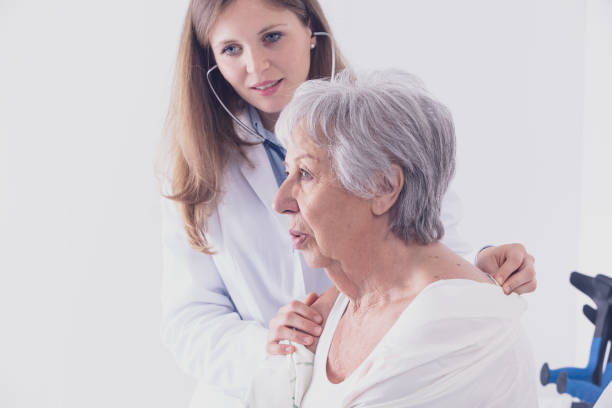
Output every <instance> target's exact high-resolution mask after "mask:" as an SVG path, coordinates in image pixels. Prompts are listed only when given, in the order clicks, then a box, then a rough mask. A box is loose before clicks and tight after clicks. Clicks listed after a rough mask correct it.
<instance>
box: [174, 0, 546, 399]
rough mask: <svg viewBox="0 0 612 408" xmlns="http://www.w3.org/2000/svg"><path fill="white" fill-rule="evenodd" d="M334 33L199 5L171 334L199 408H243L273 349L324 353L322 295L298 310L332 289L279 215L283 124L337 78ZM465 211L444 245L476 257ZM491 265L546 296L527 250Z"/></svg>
mask: <svg viewBox="0 0 612 408" xmlns="http://www.w3.org/2000/svg"><path fill="white" fill-rule="evenodd" d="M321 32H325V33H328V34H331V31H330V29H329V26H328V24H327V21H326V19H325V16H324V15H323V13H322V10H321V7H320V5H319V4H318V2H317V1H316V0H192V2H191V4H190V6H189V10H188V12H187V16H186V19H185V25H184V29H183V34H182V37H181V44H180V49H179V56H178V64H177V71H176V82H175V85H174V92H173V102H172V105H171V111H170V115H169V121H168V124H169V127H168V134H169V136H170V143H171V151H170V154H171V161H170V164H171V169H170V174H169V176H170V182H169V183H168V185H169V186H170V187H169V188H168V189H167V190H166V191H164V195H165V196H166V197H168V198H169V200H164V201H165V202H164V222H163V225H164V226H163V228H164V231H163V246H164V282H163V299H162V303H163V322H162V337H163V340H164V342H165V343H166V345H167V346H168V347H169V348H170V349H171V350H172V352H173V353H174V355H175V357H176V359H177V360H178V362H179V364H180V365H181V366H182V367H183V368H184V369H185V370H186V371H187V372H189V373H190V374H192V375H194V376H196V377H197V378H198V379H199V380H200V381H199V384H198V389H197V391H196V396H194V400H193V402H192V405H193V406H196V405H198V403H199V402H207V403H208V404H209V405H207V406H224V407H231V406H234V405H235V406H240V399H241V398H242V397H243V396H244V393H245V391H246V389H247V388H248V386H249V384H250V382H251V379H252V376H253V374H254V372H255V370H256V368H257V366H258V365H259V363H260V362H261V361H262V360H263V359H264V357H265V352H266V349H267V350H268V352H270V353H287V352H291V351H292V349H291V348H290V349H286V348H285V347H286V346H281V345H279V344H278V341H279V340H281V339H288V340H292V341H295V342H298V343H301V344H310V343H311V342H312V341H313V336H318V335H319V334H320V332H321V327H320V326H319V325H318V323H320V322H321V316H320V315H319V314H318V313H317V312H316V311H315V310H314V309H313V308H311V307H309V305H310V303H311V302H312V301H313V300H314V299H315V298H316V295H309V297H308V300H307V301H306V302H304V303H303V302H299V301H296V300H295V299H303V298H304V296H305V294H307V293H310V292H316V293H321V292H322V291H324V290H325V289H326V288H327V287H329V286H330V285H331V283H330V281H329V280H328V278H327V277H326V276H325V274H324V272H323V271H322V270H317V269H312V268H309V267H308V266H307V265H306V264H305V263H304V262H303V259H302V258H301V257H300V256H299V255H298V254H296V253H294V252H293V248H292V244H291V241H290V239H289V237H288V235H287V227H288V226H287V220H286V218H285V217H283V216H282V215H280V214H277V213H275V212H274V210H273V209H272V206H271V204H272V201H273V199H274V196H275V194H276V191H277V190H278V186H279V184H280V183H281V182H282V181H283V180H284V165H283V161H284V150H283V149H282V147H280V145H279V144H278V141H277V140H276V138H275V136H274V134H273V133H272V132H271V131H272V130H273V128H274V124H275V121H276V118H277V117H278V114H279V112H280V111H281V110H282V109H283V108H284V107H285V105H286V104H287V103H288V102H289V100H290V99H291V97H292V95H293V92H294V90H295V89H296V88H297V86H299V85H300V84H301V83H302V82H304V81H305V80H307V79H311V78H319V77H326V76H330V75H331V67H332V40H331V37H325V36H321V35H314V34H315V33H321ZM335 55H336V58H335V68H336V70H340V69H342V68H343V67H344V64H343V62H342V58H341V55H340V52H339V51H338V49H337V48H336V53H335ZM215 65H216V66H217V68H214V69H213V67H214V66H215ZM207 75H209V78H210V84H209V83H208V81H207ZM210 85H212V87H211V86H210ZM213 89H214V92H216V93H217V94H218V96H219V98H220V99H221V101H223V103H224V104H225V105H227V107H228V109H229V110H230V111H231V112H232V114H233V115H235V116H236V117H237V119H238V120H240V122H241V123H242V124H241V125H238V124H237V122H236V121H234V119H233V118H232V117H231V116H230V115H229V114H228V113H227V112H226V111H225V110H224V109H223V107H222V106H221V103H220V102H219V101H218V100H217V99H216V98H215V95H214V92H213ZM245 128H248V129H249V130H248V131H247V130H246V129H245ZM456 206H457V198H456V197H455V196H453V195H452V194H447V196H446V199H445V202H444V204H443V209H442V220H443V223H444V226H445V230H446V233H445V237H446V239H445V240H444V243H445V244H446V245H447V246H449V247H450V248H452V249H453V250H455V251H457V252H463V253H465V252H466V251H465V250H464V248H465V245H464V243H463V242H462V241H461V240H460V239H459V238H458V234H457V231H456V220H457V218H458V217H457V215H456V212H457V209H456ZM478 266H479V267H481V268H483V269H485V270H486V271H487V272H489V273H491V274H492V275H494V276H495V277H496V279H497V280H498V281H499V282H500V283H501V284H503V285H504V290H505V291H506V293H510V292H512V291H514V292H517V293H525V292H530V291H533V290H534V289H535V278H534V274H535V272H534V268H533V257H531V256H530V255H529V254H527V253H526V252H525V249H524V248H523V247H522V246H521V245H518V244H514V245H503V246H499V247H491V248H487V249H485V250H483V251H481V253H480V254H479V257H478ZM282 305H286V306H282ZM281 306H282V308H281ZM279 308H280V313H279ZM277 313H278V316H277ZM274 316H277V317H276V318H274V321H273V322H272V323H271V324H270V329H268V327H267V326H268V322H270V320H271V319H272V318H273V317H274ZM293 328H295V330H294V329H293Z"/></svg>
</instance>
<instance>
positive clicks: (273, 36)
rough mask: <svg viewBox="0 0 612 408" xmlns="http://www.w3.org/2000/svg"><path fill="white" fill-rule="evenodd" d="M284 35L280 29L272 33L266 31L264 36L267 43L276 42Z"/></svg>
mask: <svg viewBox="0 0 612 408" xmlns="http://www.w3.org/2000/svg"><path fill="white" fill-rule="evenodd" d="M282 37H283V34H282V33H279V32H278V31H273V32H271V33H266V34H264V36H263V39H264V42H267V43H275V42H277V41H278V40H280V39H281V38H282Z"/></svg>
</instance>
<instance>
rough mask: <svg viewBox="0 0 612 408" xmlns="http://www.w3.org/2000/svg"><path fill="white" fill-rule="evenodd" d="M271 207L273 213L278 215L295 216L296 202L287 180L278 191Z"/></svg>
mask: <svg viewBox="0 0 612 408" xmlns="http://www.w3.org/2000/svg"><path fill="white" fill-rule="evenodd" d="M273 206H274V211H276V212H278V213H280V214H295V213H297V212H298V211H299V207H298V205H297V201H295V199H294V198H293V196H292V194H291V186H290V183H289V182H288V180H285V181H284V182H283V184H281V186H280V188H279V189H278V192H277V193H276V197H274V203H273Z"/></svg>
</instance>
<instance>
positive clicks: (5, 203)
mask: <svg viewBox="0 0 612 408" xmlns="http://www.w3.org/2000/svg"><path fill="white" fill-rule="evenodd" d="M322 4H323V7H324V9H325V10H326V12H327V13H328V17H329V19H330V21H331V23H332V26H333V27H334V30H335V34H336V37H337V39H338V42H339V44H340V45H341V46H342V50H343V52H344V53H345V54H346V56H347V57H348V59H349V61H350V62H351V63H352V65H353V66H354V67H357V68H359V67H390V66H394V67H398V68H403V69H406V70H409V71H412V72H414V73H416V74H417V75H419V76H420V77H422V78H423V80H424V81H425V82H426V84H427V85H428V86H429V88H430V89H431V90H432V91H433V92H434V93H435V94H436V95H438V96H439V98H440V99H442V100H443V101H444V102H445V103H446V104H447V105H448V106H449V107H450V109H451V110H452V111H453V113H454V117H455V123H456V128H457V135H458V143H459V151H458V161H459V165H458V172H457V178H456V182H455V189H456V190H457V191H458V192H459V194H460V196H461V197H462V200H463V204H464V222H463V232H464V234H465V236H466V237H467V238H468V239H469V240H470V241H471V242H472V243H473V245H474V246H477V245H482V244H486V243H503V242H513V241H519V242H524V243H525V244H526V246H527V247H528V249H529V250H530V251H531V252H532V253H533V254H534V255H535V256H536V258H537V272H538V281H539V285H540V286H539V289H538V291H537V292H536V294H534V295H530V296H528V300H529V303H530V315H529V317H528V319H527V322H526V323H527V326H528V328H529V331H530V334H531V336H532V339H533V343H534V348H535V352H536V359H537V361H538V363H541V362H543V361H549V362H550V363H551V365H553V366H558V365H561V364H572V363H575V360H576V354H580V344H581V342H584V341H585V340H584V339H585V338H586V339H589V338H590V336H591V333H590V332H589V329H590V328H589V327H588V325H586V326H580V322H581V320H580V319H579V318H574V316H575V315H576V310H577V308H578V306H577V304H576V302H577V299H578V298H577V297H576V294H575V292H576V291H575V290H574V289H573V288H571V286H570V285H569V283H568V276H569V272H570V271H572V270H574V269H577V268H579V267H585V268H586V269H584V271H585V273H591V274H595V273H609V274H610V272H607V271H606V270H605V267H606V265H605V263H599V264H593V265H591V264H588V263H587V261H586V259H591V258H590V257H591V256H592V252H589V250H590V249H592V248H595V247H594V246H591V243H592V242H595V241H597V235H593V234H594V232H593V228H590V229H587V230H585V225H596V223H597V222H598V220H600V219H598V220H596V219H594V218H592V217H591V216H592V215H593V216H599V215H601V216H602V217H609V207H610V206H609V203H610V201H604V203H607V204H605V205H601V206H599V207H597V208H595V209H594V208H591V207H589V203H593V202H594V201H593V200H592V197H596V196H597V194H598V193H597V192H598V191H601V190H600V189H599V190H598V188H597V187H598V186H601V185H603V181H600V182H599V183H597V182H596V181H595V180H605V177H602V175H606V174H610V171H609V170H610V167H606V168H602V167H601V166H597V167H595V168H587V167H585V169H584V170H583V168H582V160H583V159H582V157H583V156H584V155H587V156H588V158H585V159H584V161H585V162H589V163H593V162H595V161H594V160H597V161H596V162H597V163H602V165H603V163H605V162H606V161H607V162H608V163H609V162H610V160H606V156H605V154H603V153H602V150H601V149H600V146H603V145H600V144H599V143H602V141H603V140H605V137H604V133H590V134H591V136H584V137H583V134H585V135H587V133H588V129H589V128H588V126H591V125H589V123H605V121H604V120H603V119H602V118H603V115H604V113H602V111H601V108H597V106H601V105H600V104H601V103H602V101H606V102H608V105H606V106H609V96H607V95H610V94H611V93H610V92H608V93H607V95H606V94H601V95H599V94H597V90H598V87H597V82H595V83H594V82H593V81H594V80H593V79H592V78H593V75H595V73H593V71H596V72H599V71H597V67H598V65H597V63H596V62H593V61H596V58H598V57H597V55H598V54H597V53H596V52H595V53H594V52H591V53H590V54H589V53H588V52H587V53H586V55H587V60H588V61H591V62H590V65H588V64H587V65H586V67H587V68H586V71H585V49H586V46H585V44H586V43H589V44H599V45H597V46H593V47H595V48H589V49H600V48H601V47H602V45H601V43H600V42H597V39H598V38H601V37H600V36H601V35H602V31H601V29H600V31H597V30H595V31H593V30H590V31H588V30H586V26H587V22H589V21H592V19H593V18H594V17H593V16H597V15H599V14H598V13H596V12H594V11H593V9H589V10H588V11H587V8H586V6H585V3H584V2H582V1H579V0H565V1H556V0H535V1H533V0H518V1H512V2H511V1H485V0H480V1H478V0H466V1H462V2H456V1H451V0H429V1H424V0H421V1H416V0H415V1H398V0H396V1H392V0H379V1H377V2H376V7H374V6H373V4H374V2H372V1H366V0H324V1H322ZM589 4H593V3H592V2H591V3H589ZM597 4H601V5H603V4H605V2H604V1H603V0H600V1H598V2H597ZM186 5H187V1H186V0H181V1H179V2H165V1H154V0H152V1H147V2H144V1H131V2H125V1H118V0H111V1H106V2H89V1H87V2H86V1H77V0H60V1H55V2H43V1H34V2H17V1H16V0H4V1H3V2H2V3H0V50H1V54H0V59H1V62H0V112H1V113H0V117H1V119H0V188H1V190H0V191H1V193H0V194H1V199H0V279H1V283H0V322H2V330H1V332H2V335H0V361H2V364H1V368H0V406H2V407H11V408H12V407H28V408H29V407H75V408H76V407H81V406H87V407H107V406H113V407H124V406H125V407H132V406H148V407H165V406H176V407H178V406H185V405H186V402H187V400H188V398H189V392H190V390H191V387H192V385H193V382H192V380H190V379H189V378H187V377H186V376H184V375H182V374H181V373H180V372H179V370H178V368H176V366H175V364H174V363H173V361H172V358H171V357H170V356H169V354H168V353H167V352H166V351H165V350H164V349H163V347H162V346H161V344H160V342H159V340H158V322H159V301H158V298H159V296H158V292H159V283H160V273H161V271H160V255H159V254H160V242H159V241H160V238H159V209H158V198H157V192H156V186H155V181H154V179H153V176H152V173H153V172H152V161H153V155H154V152H155V149H156V145H157V142H158V140H159V136H160V129H161V124H162V122H163V116H164V112H165V109H166V106H167V101H168V92H169V81H170V77H171V69H172V64H173V61H174V56H175V54H176V44H177V43H178V34H179V30H180V26H181V24H182V18H183V15H184V12H185V9H186ZM590 7H592V6H590ZM602 7H604V6H602ZM605 7H607V8H606V9H605V10H607V14H606V13H604V14H603V17H601V18H600V19H599V20H597V21H600V22H601V21H602V20H603V21H604V22H605V21H607V22H610V21H611V18H610V13H609V11H610V7H609V3H608V5H606V6H605ZM587 17H588V18H587ZM608 27H609V26H608ZM608 33H609V31H608ZM608 35H609V34H608ZM587 39H589V41H590V42H589V41H587ZM593 41H595V42H593ZM597 47H600V48H597ZM600 53H601V51H600ZM589 55H590V57H589ZM588 58H591V59H590V60H589V59H588ZM606 72H610V70H608V71H606ZM589 74H591V76H589ZM585 75H586V76H585ZM599 75H600V76H603V75H602V74H601V72H599ZM585 78H586V79H585ZM608 87H609V82H608ZM608 89H609V88H608ZM594 93H595V94H597V95H599V96H593V95H594ZM585 94H586V96H587V104H586V108H587V110H586V111H585ZM591 112H595V113H591ZM593 118H595V119H593ZM597 118H599V119H597ZM594 120H595V122H593V121H594ZM597 120H599V122H596V121H597ZM592 126H595V125H592ZM608 126H609V125H608ZM590 129H593V127H591V128H590ZM607 129H608V131H607V133H605V134H607V135H609V134H610V132H609V127H608V128H607ZM585 132H586V133H585ZM586 141H588V143H587V142H586ZM608 146H609V145H608ZM608 151H609V149H608ZM591 159H592V160H591ZM608 166H610V165H609V164H608ZM584 175H588V176H587V177H586V178H585V177H584ZM597 177H599V178H597ZM587 182H590V184H588V183H587ZM608 191H609V190H608ZM581 192H584V194H583V199H582V201H581V196H580V194H581ZM608 197H609V196H608ZM599 198H601V197H599ZM581 205H582V208H584V209H585V210H584V211H583V212H581ZM607 219H609V218H607ZM581 226H582V228H581ZM589 231H590V232H589ZM581 233H582V236H583V237H586V236H589V237H591V238H589V239H591V241H588V242H589V244H588V245H586V244H584V242H587V241H585V239H586V238H583V240H582V241H580V239H579V237H580V234H581ZM593 237H595V238H593ZM601 237H605V235H600V236H599V241H602V239H601ZM581 242H582V243H581ZM581 245H582V248H583V251H582V252H581V253H579V248H581ZM597 248H603V249H604V250H605V246H598V247H597ZM597 259H598V261H599V259H600V258H597ZM579 261H580V262H579ZM587 265H588V268H587ZM587 269H588V270H587ZM580 301H582V300H581V299H580ZM585 331H586V332H585ZM577 348H578V350H577ZM576 350H577V351H576ZM584 354H586V351H584ZM538 368H539V366H538ZM534 375H535V373H534ZM549 388H550V387H549ZM552 394H555V393H554V392H552ZM550 398H551V400H550V401H552V400H553V398H554V395H552V396H550ZM551 403H552V402H551ZM551 406H552V405H551Z"/></svg>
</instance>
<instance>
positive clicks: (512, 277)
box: [476, 244, 537, 295]
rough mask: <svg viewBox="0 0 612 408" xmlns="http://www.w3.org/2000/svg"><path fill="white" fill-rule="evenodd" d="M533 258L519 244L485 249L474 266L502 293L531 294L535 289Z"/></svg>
mask: <svg viewBox="0 0 612 408" xmlns="http://www.w3.org/2000/svg"><path fill="white" fill-rule="evenodd" d="M534 263H535V258H534V257H533V256H531V255H530V254H529V253H527V250H525V247H524V246H523V245H521V244H507V245H499V246H496V247H489V248H485V249H483V250H482V251H480V253H479V254H478V258H477V262H476V266H477V267H478V268H480V269H481V270H483V271H485V272H487V273H489V274H490V275H491V276H493V278H494V279H495V280H496V281H497V282H498V283H499V284H500V285H502V287H503V289H504V293H505V294H506V295H509V294H510V293H512V292H514V293H518V294H519V295H521V294H523V293H529V292H533V291H534V290H535V289H536V286H537V283H536V277H535V274H536V273H535V267H534Z"/></svg>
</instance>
